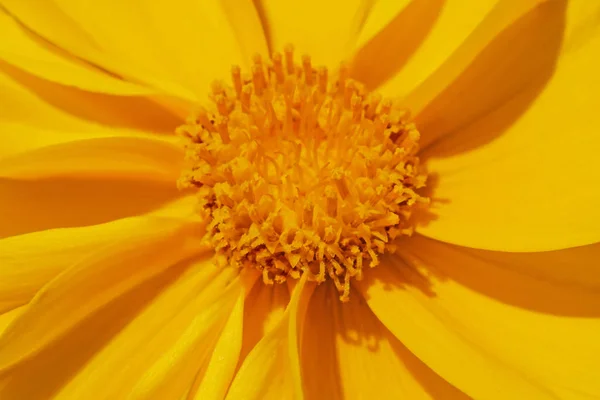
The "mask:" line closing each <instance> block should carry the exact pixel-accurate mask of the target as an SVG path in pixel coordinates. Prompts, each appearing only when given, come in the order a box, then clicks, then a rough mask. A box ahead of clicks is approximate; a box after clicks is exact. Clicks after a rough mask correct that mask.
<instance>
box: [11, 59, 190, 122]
mask: <svg viewBox="0 0 600 400" xmlns="http://www.w3.org/2000/svg"><path fill="white" fill-rule="evenodd" d="M0 73H2V74H6V75H8V76H10V77H11V78H12V79H13V80H14V81H15V82H17V83H18V84H19V85H21V86H22V87H23V88H24V89H25V90H27V91H29V92H30V93H31V94H32V95H34V96H35V97H37V98H39V99H40V100H42V101H44V102H45V103H47V104H49V105H50V106H51V107H54V108H56V109H59V110H61V111H62V112H64V113H65V114H69V115H71V116H73V117H76V118H78V119H82V120H86V121H88V122H91V123H95V124H100V125H105V126H111V127H117V128H128V129H136V130H141V131H146V132H156V133H163V132H167V133H170V132H173V131H174V129H175V127H177V126H178V125H180V124H181V119H180V118H179V117H177V116H176V115H175V114H173V113H171V112H170V111H168V110H167V109H166V108H164V107H162V106H160V105H158V104H157V103H156V102H153V101H152V100H151V99H150V98H145V97H138V96H111V95H107V94H100V93H91V92H86V91H83V90H81V89H77V88H72V87H68V86H63V85H59V84H56V83H53V82H50V81H46V80H44V79H41V78H38V77H36V76H33V75H31V74H28V73H27V72H24V71H22V70H20V69H18V68H16V67H13V66H11V65H8V64H5V63H3V62H1V61H0ZM31 112H32V113H35V110H31Z"/></svg>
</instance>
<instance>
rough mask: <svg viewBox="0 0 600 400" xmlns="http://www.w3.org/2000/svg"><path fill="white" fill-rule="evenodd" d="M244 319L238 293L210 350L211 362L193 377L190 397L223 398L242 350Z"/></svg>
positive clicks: (200, 398) (241, 295)
mask: <svg viewBox="0 0 600 400" xmlns="http://www.w3.org/2000/svg"><path fill="white" fill-rule="evenodd" d="M243 318H244V296H243V294H240V295H239V296H238V299H237V301H236V303H235V306H234V308H233V310H232V311H231V315H230V316H229V319H228V320H227V323H226V324H225V327H224V328H223V331H222V332H221V334H220V336H219V340H218V341H217V344H216V345H215V348H214V350H213V351H212V355H211V357H210V361H209V362H207V363H206V364H205V366H204V368H203V371H201V372H202V373H201V374H199V376H198V377H196V382H195V384H194V387H193V388H192V390H191V393H190V397H189V398H190V399H196V400H202V399H222V398H225V394H226V393H227V389H228V388H229V384H230V383H231V380H232V379H233V376H234V374H235V369H236V366H237V363H238V360H239V355H240V350H241V349H242V336H243ZM200 375H201V376H200ZM192 394H193V397H192Z"/></svg>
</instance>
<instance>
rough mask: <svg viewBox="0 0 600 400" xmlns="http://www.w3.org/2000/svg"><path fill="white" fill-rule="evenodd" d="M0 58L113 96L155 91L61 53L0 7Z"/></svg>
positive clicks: (56, 80)
mask: <svg viewBox="0 0 600 400" xmlns="http://www.w3.org/2000/svg"><path fill="white" fill-rule="evenodd" d="M0 36H1V37H2V38H4V39H3V40H2V42H0V60H3V61H5V62H7V63H10V64H12V65H14V66H15V67H18V68H21V69H23V70H25V71H27V72H29V73H31V74H33V75H36V76H40V77H43V78H44V79H47V80H50V81H52V82H56V83H60V84H63V85H67V86H74V87H76V88H79V89H83V90H87V91H91V92H99V93H107V94H113V95H146V94H150V93H152V92H153V90H150V89H149V88H145V87H143V86H142V85H139V84H134V83H130V82H125V81H123V80H121V79H119V78H117V77H115V76H111V75H109V74H107V73H106V72H105V71H101V70H98V69H95V68H94V67H93V66H91V65H86V64H84V63H83V62H81V61H80V60H77V59H75V58H74V57H72V56H70V55H68V54H67V53H64V52H63V53H60V51H59V49H57V48H53V47H52V46H50V45H48V44H46V43H43V42H42V41H41V40H39V39H37V40H36V38H35V37H34V35H32V34H30V33H28V32H27V31H26V30H25V28H23V27H22V26H21V25H19V24H18V23H17V22H16V20H14V19H13V18H11V17H10V16H9V15H7V14H6V13H5V12H4V11H3V10H2V9H0Z"/></svg>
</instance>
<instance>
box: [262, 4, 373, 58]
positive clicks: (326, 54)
mask: <svg viewBox="0 0 600 400" xmlns="http://www.w3.org/2000/svg"><path fill="white" fill-rule="evenodd" d="M255 3H256V7H257V9H258V12H259V15H260V16H261V18H262V20H263V26H264V29H265V34H266V35H267V38H268V40H269V42H270V45H271V50H273V51H283V49H284V47H285V46H286V45H287V44H292V45H293V46H294V48H295V49H296V50H297V51H298V52H299V53H300V54H307V55H309V56H310V57H311V58H312V59H313V60H314V63H315V64H317V65H325V66H327V67H334V68H337V67H338V66H339V64H340V62H342V61H344V60H345V59H347V58H348V56H350V55H351V51H352V49H353V47H354V43H355V40H356V37H357V35H358V32H359V31H360V26H361V25H362V23H363V22H364V19H365V17H366V15H367V13H368V10H369V8H370V5H371V1H370V0H334V1H319V0H304V1H290V2H283V1H279V0H256V1H255Z"/></svg>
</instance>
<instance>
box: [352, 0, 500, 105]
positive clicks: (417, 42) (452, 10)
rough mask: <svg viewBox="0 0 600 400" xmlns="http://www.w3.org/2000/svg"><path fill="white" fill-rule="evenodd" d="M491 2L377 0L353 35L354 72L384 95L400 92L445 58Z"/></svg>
mask: <svg viewBox="0 0 600 400" xmlns="http://www.w3.org/2000/svg"><path fill="white" fill-rule="evenodd" d="M496 3H498V0H485V1H478V2H476V3H466V2H461V1H447V0H434V1H432V0H405V1H398V0H378V1H377V2H376V3H375V5H374V7H373V10H372V12H371V13H370V15H369V17H368V19H367V21H366V23H365V27H364V28H363V30H362V32H361V35H360V37H359V41H358V46H357V55H356V57H355V60H354V63H355V66H354V74H355V76H356V77H357V79H359V80H361V81H362V82H364V83H366V84H367V86H369V87H371V88H373V89H375V88H377V90H378V91H380V92H381V93H382V94H383V95H385V96H388V97H404V96H406V95H407V94H408V93H410V91H411V90H413V89H414V88H416V87H417V86H418V85H419V84H420V83H422V82H423V81H424V80H426V79H427V78H428V77H429V76H430V75H431V74H432V73H433V72H434V71H435V70H436V69H437V68H438V67H439V66H440V65H442V64H443V63H444V62H445V61H446V60H447V59H448V57H449V56H450V55H451V54H452V53H453V52H454V51H455V50H456V49H457V48H458V47H459V46H460V45H461V44H462V43H463V41H464V40H465V39H466V38H467V37H468V36H469V35H470V34H471V33H472V32H473V31H474V30H475V28H476V27H477V26H478V24H479V23H481V22H482V21H483V20H484V18H485V16H486V15H487V13H488V12H489V11H490V10H491V9H492V8H493V7H494V6H495V5H496ZM373 60H381V62H373Z"/></svg>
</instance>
